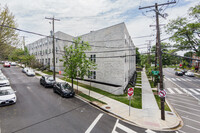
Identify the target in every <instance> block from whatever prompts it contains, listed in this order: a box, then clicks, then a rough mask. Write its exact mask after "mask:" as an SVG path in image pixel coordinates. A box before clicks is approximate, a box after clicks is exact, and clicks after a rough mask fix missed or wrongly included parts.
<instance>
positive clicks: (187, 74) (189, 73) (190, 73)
mask: <svg viewBox="0 0 200 133" xmlns="http://www.w3.org/2000/svg"><path fill="white" fill-rule="evenodd" d="M185 75H186V76H189V77H194V73H193V72H192V71H188V72H186V73H185Z"/></svg>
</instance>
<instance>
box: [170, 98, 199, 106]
mask: <svg viewBox="0 0 200 133" xmlns="http://www.w3.org/2000/svg"><path fill="white" fill-rule="evenodd" d="M169 101H175V102H178V103H184V104H188V105H191V106H195V107H200V106H199V105H197V103H196V104H195V103H194V104H191V103H187V102H184V101H183V102H181V101H177V100H172V99H170V100H169Z"/></svg>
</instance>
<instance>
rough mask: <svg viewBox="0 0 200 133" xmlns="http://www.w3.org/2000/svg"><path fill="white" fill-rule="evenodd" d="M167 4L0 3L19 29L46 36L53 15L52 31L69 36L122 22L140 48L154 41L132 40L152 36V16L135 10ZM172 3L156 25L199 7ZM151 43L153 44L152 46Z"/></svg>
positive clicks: (91, 0) (121, 0)
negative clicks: (6, 7)
mask: <svg viewBox="0 0 200 133" xmlns="http://www.w3.org/2000/svg"><path fill="white" fill-rule="evenodd" d="M168 1H169V2H171V1H174V0H56V1H55V0H0V3H1V7H2V6H4V5H5V4H7V5H8V7H9V9H10V11H11V12H12V13H13V14H14V15H15V19H16V21H17V23H18V28H20V29H24V30H29V31H33V32H37V33H41V34H45V35H49V34H50V30H51V28H52V25H51V24H50V23H49V20H46V19H44V18H45V17H52V16H53V15H55V17H56V18H58V19H60V20H61V21H59V22H56V23H55V31H62V32H65V33H67V34H69V35H72V36H78V35H81V34H86V33H88V32H90V31H92V30H98V29H101V28H105V27H109V26H111V25H115V24H118V23H121V22H125V24H126V26H127V29H128V31H129V34H130V36H131V37H132V40H133V42H134V44H135V45H136V46H138V47H142V46H143V47H144V45H141V44H145V43H147V41H146V40H155V36H152V37H149V38H134V37H138V36H145V35H152V34H155V33H156V31H155V28H154V27H149V25H154V24H155V15H154V14H155V13H154V12H153V11H151V12H146V11H148V10H149V9H147V10H139V9H138V8H139V6H141V7H143V6H149V5H154V4H155V3H166V2H168ZM176 2H177V3H176V4H172V5H169V6H163V7H162V9H165V10H164V13H167V14H168V15H169V16H168V17H167V19H164V18H160V23H162V24H167V23H168V22H169V20H171V19H175V18H177V17H178V16H187V10H188V9H189V7H191V6H195V5H196V4H199V2H198V0H176ZM152 9H153V8H152ZM161 12H163V11H161ZM161 32H162V35H161V39H162V38H166V37H167V36H169V35H166V34H165V33H164V29H163V28H161ZM20 35H21V36H23V35H24V36H26V43H27V44H28V43H31V42H33V41H35V40H37V39H39V38H41V37H40V36H35V35H30V34H25V33H21V32H20ZM154 43H155V41H153V42H152V44H154ZM141 51H144V52H145V51H146V49H141Z"/></svg>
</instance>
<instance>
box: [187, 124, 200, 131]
mask: <svg viewBox="0 0 200 133" xmlns="http://www.w3.org/2000/svg"><path fill="white" fill-rule="evenodd" d="M185 126H187V127H190V128H192V129H194V130H197V131H200V129H198V128H195V127H192V126H189V125H185Z"/></svg>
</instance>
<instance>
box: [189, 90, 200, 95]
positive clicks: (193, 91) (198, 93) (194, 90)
mask: <svg viewBox="0 0 200 133" xmlns="http://www.w3.org/2000/svg"><path fill="white" fill-rule="evenodd" d="M190 91H192V92H194V93H195V94H197V95H200V93H199V92H197V91H195V90H193V89H190Z"/></svg>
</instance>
